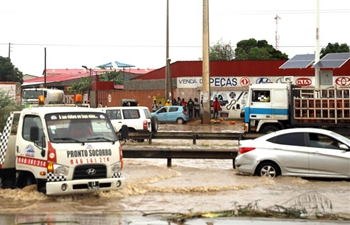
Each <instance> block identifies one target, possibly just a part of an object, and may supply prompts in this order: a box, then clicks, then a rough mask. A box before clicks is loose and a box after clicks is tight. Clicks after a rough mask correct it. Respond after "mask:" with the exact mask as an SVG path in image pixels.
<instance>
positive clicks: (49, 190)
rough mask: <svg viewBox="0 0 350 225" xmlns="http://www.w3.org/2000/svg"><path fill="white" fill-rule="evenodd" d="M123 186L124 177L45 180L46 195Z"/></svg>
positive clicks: (88, 191) (114, 188)
mask: <svg viewBox="0 0 350 225" xmlns="http://www.w3.org/2000/svg"><path fill="white" fill-rule="evenodd" d="M123 186H124V178H107V179H95V180H94V179H92V180H88V179H85V180H70V181H60V182H47V183H46V194H47V195H69V194H84V193H92V192H95V191H111V190H116V189H120V188H121V187H123Z"/></svg>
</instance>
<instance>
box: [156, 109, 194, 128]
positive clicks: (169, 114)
mask: <svg viewBox="0 0 350 225" xmlns="http://www.w3.org/2000/svg"><path fill="white" fill-rule="evenodd" d="M151 115H152V116H155V117H157V118H158V121H159V122H160V123H178V124H183V123H186V122H187V121H188V120H189V117H188V111H187V109H186V107H183V106H178V105H174V106H164V107H162V108H160V109H158V110H157V111H155V112H153V113H151Z"/></svg>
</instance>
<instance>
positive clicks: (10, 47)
mask: <svg viewBox="0 0 350 225" xmlns="http://www.w3.org/2000/svg"><path fill="white" fill-rule="evenodd" d="M9 59H11V43H10V42H9Z"/></svg>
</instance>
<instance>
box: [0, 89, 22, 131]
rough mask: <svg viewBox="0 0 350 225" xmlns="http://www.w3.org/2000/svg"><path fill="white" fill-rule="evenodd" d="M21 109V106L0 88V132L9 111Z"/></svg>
mask: <svg viewBox="0 0 350 225" xmlns="http://www.w3.org/2000/svg"><path fill="white" fill-rule="evenodd" d="M21 109H22V106H21V105H19V104H18V103H17V102H16V100H15V99H14V98H13V97H11V96H10V95H9V93H7V92H5V91H3V90H0V133H1V132H2V131H3V128H4V126H5V123H6V120H7V117H8V115H9V113H10V112H11V111H20V110H21Z"/></svg>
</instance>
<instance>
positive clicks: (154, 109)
mask: <svg viewBox="0 0 350 225" xmlns="http://www.w3.org/2000/svg"><path fill="white" fill-rule="evenodd" d="M157 109H158V105H157V101H156V100H154V101H153V104H152V110H153V112H155V111H157Z"/></svg>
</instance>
